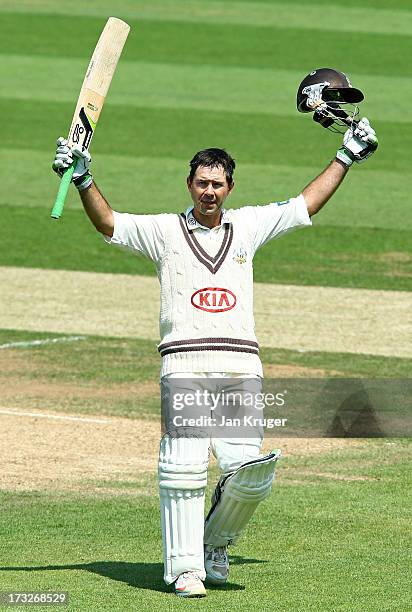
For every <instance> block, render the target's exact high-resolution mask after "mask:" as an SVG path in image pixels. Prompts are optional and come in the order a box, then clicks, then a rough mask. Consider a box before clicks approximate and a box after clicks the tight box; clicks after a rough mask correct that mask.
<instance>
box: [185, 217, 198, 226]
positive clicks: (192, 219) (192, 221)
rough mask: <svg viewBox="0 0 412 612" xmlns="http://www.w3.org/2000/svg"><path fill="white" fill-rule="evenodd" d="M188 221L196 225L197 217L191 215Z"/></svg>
mask: <svg viewBox="0 0 412 612" xmlns="http://www.w3.org/2000/svg"><path fill="white" fill-rule="evenodd" d="M187 222H188V224H189V225H196V219H195V218H194V217H189V218H188V220H187Z"/></svg>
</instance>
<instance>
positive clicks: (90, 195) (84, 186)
mask: <svg viewBox="0 0 412 612" xmlns="http://www.w3.org/2000/svg"><path fill="white" fill-rule="evenodd" d="M74 159H76V160H77V161H76V168H75V170H74V172H73V183H74V185H75V186H76V187H77V189H78V191H79V194H80V197H81V200H82V202H83V206H84V209H85V211H86V213H87V216H88V217H89V219H90V221H91V222H92V223H93V225H94V227H95V228H96V229H97V231H98V232H101V233H102V234H104V235H105V236H110V238H111V237H112V236H113V232H114V216H113V211H112V209H111V207H110V205H109V203H108V202H107V200H106V198H105V197H104V196H103V194H102V193H101V192H100V191H99V189H98V187H97V185H96V183H94V181H93V177H92V175H91V174H90V171H89V168H90V162H91V157H90V153H89V151H88V150H87V149H83V148H82V147H78V146H75V147H69V146H68V143H67V140H66V139H65V138H63V137H60V138H58V139H57V149H56V155H55V159H54V162H53V164H52V168H53V170H54V171H55V172H57V174H59V175H60V176H62V173H63V172H64V171H65V170H66V169H67V168H68V167H69V166H70V165H71V164H72V163H73V161H74Z"/></svg>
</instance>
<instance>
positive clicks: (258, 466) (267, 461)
mask: <svg viewBox="0 0 412 612" xmlns="http://www.w3.org/2000/svg"><path fill="white" fill-rule="evenodd" d="M279 457H280V451H272V452H271V453H270V454H269V455H266V456H265V457H260V458H259V459H254V460H253V461H248V462H247V463H245V464H243V465H242V466H240V468H238V469H237V470H236V471H235V472H233V474H230V475H229V476H225V477H224V478H222V479H221V480H220V482H219V483H218V485H217V487H216V490H215V493H214V496H213V500H212V502H213V503H212V507H211V509H210V512H209V514H208V516H207V518H206V522H205V535H204V542H205V544H208V545H209V546H214V547H217V546H227V545H228V544H236V542H237V540H238V539H239V537H240V536H241V534H242V532H243V530H244V529H245V527H246V525H247V524H248V522H249V521H250V519H251V517H252V514H253V513H254V511H255V510H256V508H257V506H258V505H259V504H260V502H261V501H263V500H264V499H266V497H268V496H269V494H270V491H271V488H272V482H273V479H274V477H275V465H276V461H277V460H278V459H279Z"/></svg>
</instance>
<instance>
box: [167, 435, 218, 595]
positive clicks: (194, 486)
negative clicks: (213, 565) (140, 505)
mask: <svg viewBox="0 0 412 612" xmlns="http://www.w3.org/2000/svg"><path fill="white" fill-rule="evenodd" d="M208 453H209V440H208V439H205V438H203V439H202V438H194V437H189V438H173V437H170V436H167V435H166V436H164V437H163V438H162V440H161V442H160V453H159V490H160V515H161V523H162V538H163V557H164V567H165V573H164V580H165V582H166V584H171V583H172V582H174V581H175V580H176V578H177V577H178V576H179V575H180V574H182V573H183V572H188V571H195V572H197V573H198V575H199V577H200V578H202V579H203V580H204V579H205V577H206V574H205V569H204V556H203V528H204V508H205V487H206V484H207V465H208Z"/></svg>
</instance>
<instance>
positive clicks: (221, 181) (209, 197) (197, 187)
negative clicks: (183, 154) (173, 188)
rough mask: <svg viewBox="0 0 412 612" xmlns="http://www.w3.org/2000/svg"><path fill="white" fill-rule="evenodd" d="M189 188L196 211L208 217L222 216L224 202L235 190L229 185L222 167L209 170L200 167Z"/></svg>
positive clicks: (188, 185) (189, 183)
mask: <svg viewBox="0 0 412 612" xmlns="http://www.w3.org/2000/svg"><path fill="white" fill-rule="evenodd" d="M187 187H188V189H189V191H190V195H191V196H192V200H193V203H194V207H195V211H197V212H198V213H200V215H202V216H203V215H205V216H206V217H213V216H217V215H218V214H219V215H220V209H221V208H222V206H223V202H224V201H225V200H226V198H227V196H228V195H229V193H230V192H231V191H232V189H233V183H232V185H231V187H229V185H228V184H227V180H226V174H225V171H224V169H223V168H222V166H217V167H216V168H207V167H205V166H199V168H198V169H197V170H196V173H195V175H194V177H193V180H192V181H191V182H190V181H189V179H188V181H187Z"/></svg>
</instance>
